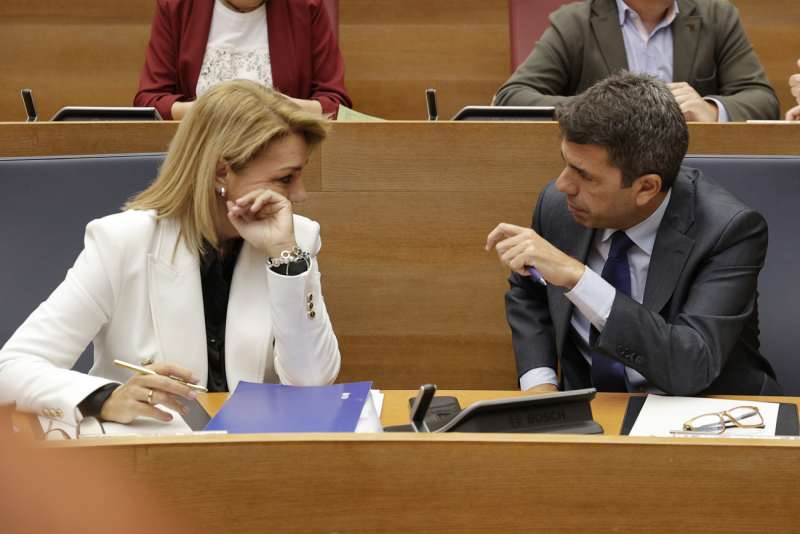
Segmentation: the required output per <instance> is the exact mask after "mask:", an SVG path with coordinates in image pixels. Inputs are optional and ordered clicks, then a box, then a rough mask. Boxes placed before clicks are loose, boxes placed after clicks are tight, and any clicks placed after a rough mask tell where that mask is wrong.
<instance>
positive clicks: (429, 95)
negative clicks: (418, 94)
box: [425, 89, 439, 121]
mask: <svg viewBox="0 0 800 534" xmlns="http://www.w3.org/2000/svg"><path fill="white" fill-rule="evenodd" d="M425 103H426V105H427V108H428V120H429V121H435V120H437V119H438V118H439V111H438V106H437V105H436V89H425Z"/></svg>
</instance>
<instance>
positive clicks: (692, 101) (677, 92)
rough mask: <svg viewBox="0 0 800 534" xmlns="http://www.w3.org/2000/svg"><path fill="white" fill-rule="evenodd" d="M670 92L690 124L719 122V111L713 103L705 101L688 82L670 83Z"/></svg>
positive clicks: (668, 85)
mask: <svg viewBox="0 0 800 534" xmlns="http://www.w3.org/2000/svg"><path fill="white" fill-rule="evenodd" d="M667 87H669V90H670V91H672V96H674V97H675V100H676V101H677V102H678V105H679V106H680V107H681V111H682V112H683V116H684V117H685V118H686V120H687V121H689V122H717V121H718V120H719V110H718V109H717V106H716V105H715V104H714V103H713V102H709V101H708V100H704V99H703V97H702V96H700V95H699V94H698V93H697V91H695V90H694V87H692V86H691V85H689V84H688V83H686V82H678V83H669V84H667Z"/></svg>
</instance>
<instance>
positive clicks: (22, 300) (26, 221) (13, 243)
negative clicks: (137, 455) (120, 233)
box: [0, 154, 164, 372]
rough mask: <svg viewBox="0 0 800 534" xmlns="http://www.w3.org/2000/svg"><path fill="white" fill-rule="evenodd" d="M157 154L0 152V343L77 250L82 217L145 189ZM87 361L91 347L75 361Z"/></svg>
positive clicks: (105, 211)
mask: <svg viewBox="0 0 800 534" xmlns="http://www.w3.org/2000/svg"><path fill="white" fill-rule="evenodd" d="M163 159H164V155H163V154H128V155H119V156H60V157H38V158H0V187H1V188H2V191H3V199H2V209H0V228H2V239H0V246H2V250H3V251H4V253H3V256H2V260H0V295H2V301H3V303H4V305H3V306H2V307H0V346H2V345H3V344H4V343H5V342H6V341H7V340H8V338H9V337H11V334H13V333H14V331H15V330H16V329H17V327H18V326H19V325H20V324H22V322H23V321H24V320H25V318H26V317H27V316H28V315H29V314H30V313H31V312H32V311H33V310H34V309H35V308H36V307H37V306H38V305H39V303H41V302H42V301H43V300H45V299H47V297H48V296H49V295H50V293H51V292H52V291H53V289H55V287H56V286H57V285H58V284H60V283H61V281H62V280H64V275H65V273H66V272H67V269H69V267H71V266H72V264H73V263H74V262H75V258H76V257H77V255H78V253H80V251H81V248H82V247H81V243H82V242H83V234H84V230H85V228H86V224H87V223H88V222H89V221H91V220H92V219H96V218H98V217H103V216H105V215H109V214H111V213H113V212H114V210H118V209H119V208H120V207H121V206H122V204H123V203H124V202H125V201H126V200H127V199H128V198H129V197H130V196H131V195H133V194H135V193H137V192H139V191H141V190H143V189H145V188H146V187H147V186H148V185H149V183H150V182H151V181H152V180H153V178H155V176H156V174H157V173H158V167H159V166H160V165H161V162H162V161H163ZM23 251H24V253H19V252H23ZM90 367H91V347H90V348H89V349H87V351H86V352H85V353H84V354H83V355H82V356H81V358H80V360H79V361H78V364H77V365H76V367H75V368H76V369H77V370H80V371H84V372H85V371H88V370H89V368H90Z"/></svg>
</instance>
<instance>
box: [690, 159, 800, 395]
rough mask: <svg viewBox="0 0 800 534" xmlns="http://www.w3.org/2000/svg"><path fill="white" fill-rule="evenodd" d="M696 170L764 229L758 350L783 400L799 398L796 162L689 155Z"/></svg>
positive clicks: (799, 169)
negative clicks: (759, 218)
mask: <svg viewBox="0 0 800 534" xmlns="http://www.w3.org/2000/svg"><path fill="white" fill-rule="evenodd" d="M685 164H686V165H687V166H689V167H694V168H696V169H700V170H701V171H703V172H704V173H705V174H706V175H708V176H710V177H711V178H713V179H714V180H715V181H716V182H717V183H719V184H721V185H722V186H723V187H725V188H726V189H727V190H728V191H730V192H731V193H733V194H734V195H736V196H737V197H738V198H739V199H740V200H742V201H743V202H744V203H745V204H747V205H748V206H750V207H752V208H754V209H756V210H758V211H760V212H761V213H762V214H763V215H764V217H765V218H766V219H767V224H768V225H769V249H768V251H767V260H766V263H765V265H764V270H763V271H761V276H760V278H759V281H758V291H759V298H758V309H759V325H760V327H761V337H760V339H761V351H762V354H764V356H766V357H767V359H768V360H769V361H770V362H771V363H772V365H773V367H774V368H775V372H776V374H777V375H778V381H779V382H780V383H781V385H782V386H783V388H784V392H785V393H786V394H787V395H800V358H798V357H797V356H796V353H797V351H798V348H800V318H798V315H796V314H795V312H796V311H797V309H798V306H800V283H799V279H798V276H795V275H796V274H797V273H798V272H800V247H798V242H797V241H795V239H796V238H797V237H798V232H800V157H781V156H689V157H687V158H686V160H685Z"/></svg>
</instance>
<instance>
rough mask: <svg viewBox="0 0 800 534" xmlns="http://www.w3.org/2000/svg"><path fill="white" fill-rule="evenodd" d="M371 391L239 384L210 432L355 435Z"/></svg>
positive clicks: (364, 386)
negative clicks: (349, 433) (352, 433)
mask: <svg viewBox="0 0 800 534" xmlns="http://www.w3.org/2000/svg"><path fill="white" fill-rule="evenodd" d="M371 387H372V382H353V383H349V384H334V385H332V386H309V387H297V386H284V385H281V384H256V383H253V382H239V385H238V386H236V390H235V391H234V392H233V395H231V397H230V398H229V399H228V400H227V401H226V402H225V404H223V405H222V408H221V409H220V411H219V412H218V413H217V415H215V416H214V418H213V419H211V421H210V422H209V423H208V426H206V430H226V431H228V433H231V434H259V433H262V432H353V431H354V430H355V429H356V424H357V423H358V418H359V416H360V415H361V410H362V409H363V408H364V403H365V402H366V400H367V396H368V395H369V390H370V388H371Z"/></svg>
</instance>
